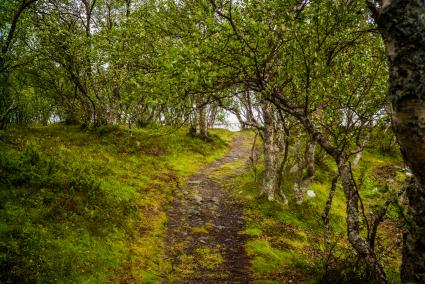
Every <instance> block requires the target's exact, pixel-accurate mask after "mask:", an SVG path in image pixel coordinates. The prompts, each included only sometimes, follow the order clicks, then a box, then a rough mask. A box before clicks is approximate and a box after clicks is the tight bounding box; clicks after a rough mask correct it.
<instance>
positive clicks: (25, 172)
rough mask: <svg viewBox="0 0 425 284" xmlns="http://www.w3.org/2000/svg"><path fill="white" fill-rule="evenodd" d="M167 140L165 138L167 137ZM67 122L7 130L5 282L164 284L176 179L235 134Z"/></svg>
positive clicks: (1, 212)
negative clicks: (205, 135) (203, 136)
mask: <svg viewBox="0 0 425 284" xmlns="http://www.w3.org/2000/svg"><path fill="white" fill-rule="evenodd" d="M164 134H167V135H164ZM212 135H213V138H212V139H211V141H209V142H208V143H205V142H204V141H202V140H199V139H196V138H191V137H189V136H187V135H186V130H185V129H181V130H177V131H176V130H172V129H166V128H164V129H158V130H153V129H152V130H150V129H135V130H133V131H132V133H131V135H130V133H129V132H128V131H127V130H125V129H124V128H120V127H116V126H114V127H103V128H99V129H96V130H95V131H83V130H80V129H79V128H77V127H68V126H64V125H61V124H57V125H51V126H49V127H39V128H30V129H25V130H19V129H11V130H9V131H2V132H0V138H1V139H0V153H1V155H0V176H1V177H2V178H1V179H0V189H1V190H0V230H1V234H0V251H2V252H6V253H1V254H0V270H1V271H2V273H1V276H0V282H1V281H5V282H8V281H12V282H22V281H21V280H22V279H25V281H30V282H37V281H38V282H63V283H68V282H69V283H105V282H108V281H111V282H122V281H124V282H133V283H134V282H135V283H158V279H160V276H159V275H165V274H167V273H168V271H170V269H171V267H170V264H169V262H168V261H167V260H164V259H163V257H162V256H163V255H164V248H163V245H162V244H163V238H164V234H165V223H166V214H165V209H166V205H167V204H168V202H170V201H171V200H172V198H173V195H174V193H173V192H174V190H175V185H176V183H177V181H179V180H180V182H181V181H182V180H184V179H185V178H186V177H187V176H188V175H190V174H191V173H193V172H195V171H196V170H197V169H199V168H200V167H202V166H203V165H204V164H205V163H207V162H210V161H212V160H214V159H217V158H218V157H220V156H221V155H223V154H224V153H225V152H226V151H227V149H228V146H227V143H228V142H229V141H230V140H231V139H232V138H233V137H234V134H233V133H230V132H228V131H225V130H213V131H212Z"/></svg>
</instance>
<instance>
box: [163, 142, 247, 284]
mask: <svg viewBox="0 0 425 284" xmlns="http://www.w3.org/2000/svg"><path fill="white" fill-rule="evenodd" d="M249 147H250V136H249V135H247V134H241V135H239V136H238V137H236V138H235V139H234V140H233V142H232V145H231V150H230V151H229V152H228V153H227V155H225V156H224V157H223V158H221V159H219V160H217V161H215V162H213V163H210V164H208V165H206V166H205V167H204V168H202V169H201V170H200V171H199V172H197V173H196V174H194V175H193V176H191V177H190V178H189V181H188V182H187V184H186V185H185V186H184V188H183V189H182V192H180V194H178V197H177V198H176V200H175V201H174V203H173V205H172V206H171V208H170V209H169V211H168V224H167V235H166V250H167V251H166V258H168V259H169V260H170V261H171V265H172V272H171V275H170V276H169V279H167V283H197V284H199V283H244V284H245V283H250V278H249V258H248V256H247V255H246V252H245V248H244V244H245V242H246V240H247V236H246V235H243V234H239V232H240V231H242V230H243V229H244V227H245V222H244V220H243V206H242V205H241V204H240V203H239V202H238V201H237V200H235V199H234V198H233V197H232V196H231V194H230V192H229V190H228V189H226V186H225V183H226V180H228V179H230V178H231V177H233V176H236V175H238V174H240V173H241V172H242V171H243V170H244V168H245V165H246V161H248V157H249V154H250V148H249ZM223 167H227V170H226V171H223ZM229 169H231V173H229Z"/></svg>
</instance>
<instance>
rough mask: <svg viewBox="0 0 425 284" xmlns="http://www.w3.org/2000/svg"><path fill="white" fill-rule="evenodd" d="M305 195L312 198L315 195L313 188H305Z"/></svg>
mask: <svg viewBox="0 0 425 284" xmlns="http://www.w3.org/2000/svg"><path fill="white" fill-rule="evenodd" d="M307 195H308V197H311V198H314V197H316V193H315V192H314V190H311V189H310V190H307Z"/></svg>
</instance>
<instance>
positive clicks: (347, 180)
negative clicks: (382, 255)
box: [338, 159, 388, 283]
mask: <svg viewBox="0 0 425 284" xmlns="http://www.w3.org/2000/svg"><path fill="white" fill-rule="evenodd" d="M338 172H339V175H340V177H341V182H342V187H343V189H344V194H345V199H346V204H347V208H346V213H347V233H348V241H349V242H350V243H351V245H352V246H353V247H354V249H355V250H356V251H357V253H358V254H359V256H360V257H362V258H364V260H365V261H366V263H367V264H368V267H369V269H371V270H372V272H373V273H374V276H375V278H376V280H377V281H378V283H388V281H387V277H386V274H385V271H384V268H383V267H382V265H381V264H380V263H379V261H378V260H377V258H376V255H375V253H374V251H373V249H372V248H371V247H370V244H369V243H368V242H367V240H365V239H364V238H362V236H361V234H360V225H359V193H358V192H357V189H356V187H355V185H354V183H353V179H352V177H351V173H350V169H349V166H348V164H347V160H346V159H342V160H341V161H340V163H339V164H338Z"/></svg>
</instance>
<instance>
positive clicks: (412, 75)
mask: <svg viewBox="0 0 425 284" xmlns="http://www.w3.org/2000/svg"><path fill="white" fill-rule="evenodd" d="M369 7H370V9H371V10H372V12H373V15H374V18H375V20H376V22H377V24H378V26H379V28H380V29H381V33H382V37H383V39H384V42H385V45H386V47H387V56H388V60H389V68H390V70H389V71H390V94H389V96H390V98H391V100H392V107H393V129H394V132H395V134H396V137H397V141H398V143H399V145H400V149H401V153H402V155H403V158H404V160H405V162H406V163H407V165H408V166H409V167H410V168H411V170H412V172H413V173H414V175H415V177H416V179H417V183H416V186H411V187H410V188H409V189H408V191H407V197H408V199H409V213H410V217H411V222H412V223H413V225H412V226H410V228H409V230H408V232H407V233H406V235H405V238H404V245H403V264H402V271H401V277H402V280H403V281H404V282H407V283H425V230H424V226H425V214H424V211H423V210H424V208H425V206H424V204H425V36H424V30H425V6H424V3H423V1H420V0H386V1H384V2H383V5H382V8H380V9H379V10H378V9H376V6H374V5H373V4H370V5H369Z"/></svg>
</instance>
